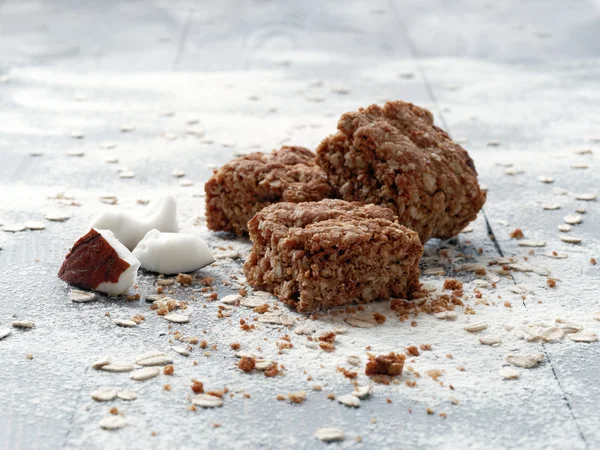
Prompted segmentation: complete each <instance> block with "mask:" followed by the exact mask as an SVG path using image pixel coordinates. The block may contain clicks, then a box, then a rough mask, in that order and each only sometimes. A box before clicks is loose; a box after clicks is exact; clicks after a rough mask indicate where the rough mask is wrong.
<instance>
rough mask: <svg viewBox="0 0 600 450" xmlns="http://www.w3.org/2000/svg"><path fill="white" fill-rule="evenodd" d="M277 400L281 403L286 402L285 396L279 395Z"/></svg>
mask: <svg viewBox="0 0 600 450" xmlns="http://www.w3.org/2000/svg"><path fill="white" fill-rule="evenodd" d="M276 398H277V400H279V401H280V402H282V401H284V400H285V395H281V394H279V395H278V396H277V397H276Z"/></svg>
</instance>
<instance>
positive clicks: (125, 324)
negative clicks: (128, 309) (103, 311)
mask: <svg viewBox="0 0 600 450" xmlns="http://www.w3.org/2000/svg"><path fill="white" fill-rule="evenodd" d="M113 323H114V324H115V325H118V326H120V327H124V328H133V327H137V325H138V324H137V323H135V322H134V321H133V320H129V319H114V320H113Z"/></svg>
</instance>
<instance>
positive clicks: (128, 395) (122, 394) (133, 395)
mask: <svg viewBox="0 0 600 450" xmlns="http://www.w3.org/2000/svg"><path fill="white" fill-rule="evenodd" d="M117 397H118V398H120V399H121V400H125V401H128V402H130V401H133V400H135V399H137V392H135V391H119V392H117Z"/></svg>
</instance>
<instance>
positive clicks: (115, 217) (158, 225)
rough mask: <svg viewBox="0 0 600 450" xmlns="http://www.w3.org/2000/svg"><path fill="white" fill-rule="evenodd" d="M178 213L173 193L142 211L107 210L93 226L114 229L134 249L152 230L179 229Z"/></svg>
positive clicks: (117, 235) (123, 241) (172, 230)
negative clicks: (135, 212)
mask: <svg viewBox="0 0 600 450" xmlns="http://www.w3.org/2000/svg"><path fill="white" fill-rule="evenodd" d="M176 215H177V203H176V202H175V198H174V197H173V196H172V195H168V196H166V197H163V198H161V199H158V200H156V201H154V202H151V203H150V204H149V205H148V206H147V207H146V208H145V209H144V211H143V212H142V213H138V214H133V213H131V212H128V211H126V210H120V211H116V210H114V209H111V210H110V211H106V212H104V213H102V214H101V215H100V216H99V217H97V218H96V219H95V220H94V222H93V223H92V227H93V228H96V229H101V230H110V231H112V232H113V233H114V235H115V237H116V238H117V239H118V240H119V241H120V242H122V243H123V245H124V246H125V247H127V248H128V249H129V250H133V249H134V248H135V246H136V245H137V244H138V243H139V242H140V241H141V240H142V239H143V238H144V236H145V235H146V234H147V233H148V232H149V231H151V230H154V229H156V230H158V231H161V232H165V233H171V232H172V233H176V232H177V231H179V227H178V226H177V218H176Z"/></svg>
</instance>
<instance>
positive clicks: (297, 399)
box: [288, 391, 306, 403]
mask: <svg viewBox="0 0 600 450" xmlns="http://www.w3.org/2000/svg"><path fill="white" fill-rule="evenodd" d="M288 399H289V400H290V402H292V403H304V400H306V392H304V391H298V392H291V393H289V394H288Z"/></svg>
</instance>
